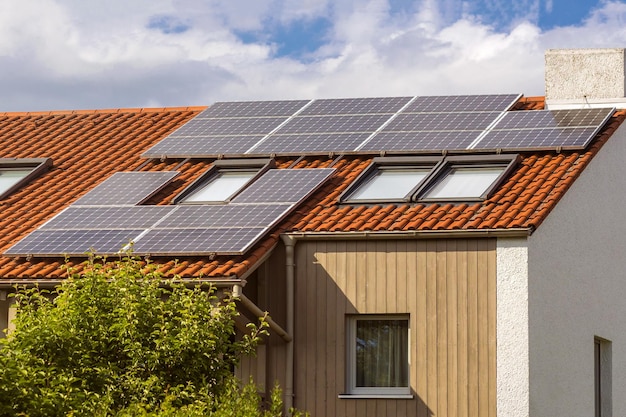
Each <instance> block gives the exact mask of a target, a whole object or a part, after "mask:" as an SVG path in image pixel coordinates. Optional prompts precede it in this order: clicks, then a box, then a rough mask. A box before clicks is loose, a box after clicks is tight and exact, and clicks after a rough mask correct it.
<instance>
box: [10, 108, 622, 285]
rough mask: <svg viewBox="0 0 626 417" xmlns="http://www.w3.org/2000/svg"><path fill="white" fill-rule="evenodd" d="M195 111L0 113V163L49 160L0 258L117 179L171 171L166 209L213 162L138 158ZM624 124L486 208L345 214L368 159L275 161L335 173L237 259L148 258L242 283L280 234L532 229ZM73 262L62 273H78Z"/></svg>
mask: <svg viewBox="0 0 626 417" xmlns="http://www.w3.org/2000/svg"><path fill="white" fill-rule="evenodd" d="M516 108H517V109H520V110H522V109H523V110H534V109H541V108H543V98H540V97H539V98H538V97H530V98H524V99H522V100H521V101H520V102H519V103H518V105H517V106H516ZM202 109H203V108H199V107H198V108H166V109H149V110H146V109H144V110H101V111H88V112H49V113H4V114H1V113H0V140H1V141H2V143H4V144H7V145H5V148H4V149H3V150H2V152H1V153H0V157H16V158H26V157H28V158H35V157H50V158H52V159H53V162H54V166H53V168H52V169H51V171H50V172H48V173H46V174H45V175H43V176H41V177H40V178H38V179H36V180H34V181H32V182H31V183H30V184H28V185H27V186H26V187H24V188H23V189H21V190H19V191H18V192H15V193H14V194H13V195H11V196H10V197H8V198H6V199H3V200H1V201H0V227H1V228H2V230H3V233H2V235H1V236H0V251H4V250H6V249H7V248H8V247H10V246H11V245H12V244H14V243H15V242H17V241H18V240H19V239H21V238H22V237H24V236H26V235H27V234H28V233H30V232H31V231H33V230H34V229H35V228H37V227H38V226H39V225H41V224H42V223H43V222H45V221H46V220H48V219H49V218H51V217H52V216H53V215H54V214H56V213H58V212H59V211H60V210H62V209H63V208H64V207H66V206H67V205H68V204H70V203H71V202H73V201H75V200H76V199H77V198H78V197H80V196H81V195H83V194H84V193H85V192H87V191H88V190H89V189H91V188H92V187H93V186H95V185H96V184H97V183H99V182H100V181H102V180H103V179H104V178H105V177H107V176H109V175H110V174H112V173H113V172H116V171H130V170H150V171H154V170H161V171H162V170H174V169H175V170H177V171H180V172H181V175H180V176H179V177H178V178H177V179H176V180H175V181H173V182H172V183H170V184H169V185H168V186H167V187H166V188H165V189H163V190H162V191H160V192H159V193H158V194H157V195H155V196H153V197H152V198H151V199H150V201H148V202H147V204H169V203H170V202H171V200H172V198H173V197H174V196H175V195H176V194H178V193H179V192H180V191H181V190H182V189H184V188H185V187H186V186H187V185H189V184H190V183H191V182H192V181H193V180H194V179H195V178H197V177H198V176H199V175H200V174H201V173H202V172H204V171H205V170H206V169H207V168H208V167H209V166H210V165H211V162H212V161H211V160H186V161H181V160H169V159H168V160H165V161H161V160H158V159H151V160H145V159H142V158H140V157H139V155H140V154H141V153H142V151H144V150H145V149H147V148H149V147H150V146H152V145H153V144H154V143H156V142H158V141H159V140H161V139H162V138H163V137H165V136H166V135H167V134H168V133H169V132H171V131H172V130H174V129H176V128H177V127H179V126H180V125H181V124H183V123H185V122H186V121H187V120H189V119H190V118H192V117H193V116H195V115H196V114H197V113H198V112H200V111H201V110H202ZM624 118H626V111H619V112H617V113H616V114H615V115H614V116H613V117H612V119H611V121H610V122H609V123H608V125H607V126H606V127H605V128H604V129H603V130H602V132H601V133H600V134H599V135H598V138H597V139H595V140H594V142H593V143H592V145H591V146H589V148H588V149H586V150H585V151H579V152H575V151H567V152H561V153H557V152H544V151H542V152H526V153H522V154H521V157H522V158H521V162H520V164H519V165H518V167H517V168H516V169H515V171H514V172H513V173H512V174H511V175H510V177H509V178H508V180H506V181H505V182H504V184H503V185H502V186H501V187H500V188H499V189H498V190H497V191H496V192H495V193H494V194H493V195H492V196H491V197H490V198H489V199H488V200H486V201H484V202H477V203H471V204H436V203H433V204H413V205H412V204H384V205H382V204H381V205H374V206H365V205H361V206H359V205H343V204H339V203H338V197H339V195H340V194H341V192H342V191H344V190H345V189H346V188H347V187H348V186H349V185H350V184H351V183H352V182H353V181H354V179H355V178H356V177H357V176H358V175H359V174H360V173H361V172H362V171H363V170H364V169H365V168H366V167H367V166H368V165H369V164H370V163H371V160H372V157H373V156H363V155H358V156H354V155H352V156H344V157H341V158H336V157H335V158H332V157H329V156H327V155H326V156H321V157H306V158H302V159H296V158H277V160H276V165H277V167H278V168H280V169H300V168H323V167H328V166H330V165H332V166H333V168H336V169H337V172H336V174H335V175H334V176H333V177H332V178H331V179H330V180H329V181H328V182H327V183H326V184H325V185H323V186H322V188H321V189H320V190H318V192H316V193H315V194H314V195H313V196H312V197H311V198H309V199H308V200H307V201H306V202H304V203H303V204H302V205H301V206H300V207H298V208H297V209H296V210H295V211H294V212H293V213H292V214H291V215H290V216H289V217H288V218H287V219H285V220H284V221H283V222H282V223H281V225H279V226H278V227H277V228H276V229H275V230H274V231H272V233H271V235H269V236H267V237H266V238H264V239H263V240H262V241H261V242H260V243H259V244H258V245H256V246H255V247H254V248H253V249H252V250H251V251H250V252H249V253H247V254H246V255H244V256H234V257H233V256H230V257H224V256H217V257H216V258H215V259H207V258H206V257H184V258H183V257H181V258H180V259H179V260H172V259H153V260H152V261H153V262H155V263H158V264H160V265H161V266H160V269H161V271H162V272H163V273H164V274H165V275H166V276H170V277H171V276H181V277H207V278H209V277H241V276H243V275H245V274H246V273H247V272H250V271H251V270H252V269H253V268H254V267H255V266H256V265H257V264H258V263H259V262H260V261H261V260H262V259H263V258H264V256H266V255H267V254H268V252H269V251H270V250H271V249H272V248H273V247H274V245H275V244H276V243H277V242H278V240H279V236H280V234H281V233H284V232H326V233H330V232H363V231H368V232H390V231H391V232H393V231H470V230H492V229H516V228H526V229H529V230H534V229H535V228H537V227H538V226H539V225H540V224H541V222H542V221H543V220H544V219H545V218H546V216H547V215H548V213H550V211H551V210H552V209H553V208H554V206H555V205H556V204H557V202H558V201H559V200H560V198H561V197H562V196H563V195H564V193H565V191H566V190H567V189H568V188H569V187H570V186H571V184H572V183H573V182H574V180H575V179H576V178H577V177H578V175H579V174H580V173H581V172H582V170H583V169H584V167H585V166H586V165H587V163H588V162H589V161H590V160H591V158H592V157H593V156H594V155H595V154H596V153H597V152H598V150H599V149H600V148H601V146H602V145H603V143H605V142H606V140H607V139H608V138H609V137H610V135H611V134H612V133H613V132H614V131H615V129H616V128H617V126H619V124H620V123H622V121H623V120H624ZM81 262H82V260H81V259H76V260H72V262H71V263H70V265H73V266H75V267H76V269H77V271H78V272H80V270H81V268H82V266H81ZM63 263H64V260H63V259H50V258H33V259H25V258H24V257H19V258H15V257H7V256H0V282H5V283H7V282H10V281H14V280H22V279H25V278H28V279H44V278H47V279H56V278H62V277H64V276H65V270H64V269H63V268H62V265H63Z"/></svg>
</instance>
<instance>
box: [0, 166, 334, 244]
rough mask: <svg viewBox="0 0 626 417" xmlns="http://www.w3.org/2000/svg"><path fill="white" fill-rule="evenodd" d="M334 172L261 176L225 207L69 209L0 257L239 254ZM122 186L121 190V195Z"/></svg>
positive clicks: (99, 194) (276, 172)
mask: <svg viewBox="0 0 626 417" xmlns="http://www.w3.org/2000/svg"><path fill="white" fill-rule="evenodd" d="M333 172H334V169H323V168H322V169H288V170H275V169H274V170H268V171H267V172H266V173H265V174H264V175H263V176H261V177H260V178H259V179H257V180H256V181H255V182H254V183H252V184H251V185H250V186H249V187H248V188H247V189H246V190H244V191H243V192H242V193H241V194H240V195H239V196H238V197H237V198H235V199H234V200H233V201H231V202H230V203H228V204H224V205H178V206H138V205H122V206H120V205H109V206H107V205H106V204H102V205H84V204H83V203H81V205H78V204H74V205H72V206H70V207H68V208H67V209H65V210H64V211H62V212H61V213H59V214H58V215H57V216H55V217H54V218H52V219H51V220H50V221H48V222H47V223H45V224H44V225H42V226H41V227H40V228H39V229H37V230H35V231H34V232H33V233H31V234H29V235H28V236H26V237H25V238H24V239H22V240H21V241H19V242H17V243H16V244H15V245H13V246H12V247H11V248H9V249H8V250H7V251H6V252H5V254H7V255H34V256H61V255H79V256H80V255H85V254H86V253H87V252H90V251H95V252H96V253H98V254H103V255H106V254H116V253H119V252H120V251H121V250H123V249H124V248H125V247H126V246H127V245H129V243H130V242H133V246H132V249H133V253H134V254H137V255H153V256H179V255H180V256H185V255H203V254H204V255H206V254H214V253H215V254H224V255H238V254H243V253H244V252H245V251H247V250H248V249H250V247H252V246H253V245H254V244H255V243H257V242H258V240H259V239H260V238H261V237H262V236H264V234H265V233H266V232H267V231H268V230H270V229H271V228H272V227H274V226H275V225H276V224H277V223H278V222H279V221H280V220H281V219H283V218H284V217H285V216H287V215H288V214H289V213H290V211H291V210H293V208H294V207H295V206H296V204H298V203H299V202H300V201H302V200H303V199H305V198H307V197H308V196H309V195H310V194H311V193H313V192H314V191H315V190H316V189H317V188H318V187H319V186H320V185H321V184H323V183H324V182H325V181H326V180H327V179H328V178H329V177H330V176H331V175H332V173H333ZM123 174H128V173H123ZM163 174H165V173H163ZM123 177H124V178H125V179H127V180H130V179H134V178H135V177H134V176H127V175H125V176H123ZM165 177H166V176H163V178H165ZM120 178H122V176H119V177H117V178H116V181H118V180H119V179H120ZM110 187H111V182H108V183H107V181H105V182H103V183H102V184H101V185H100V186H98V187H96V188H95V189H94V190H93V195H94V196H95V197H97V198H95V197H94V199H93V200H84V201H97V202H98V203H102V202H106V203H110V202H112V201H113V202H115V203H118V202H119V199H108V198H103V196H105V195H109V194H108V193H104V192H103V191H102V190H106V191H109V190H112V188H110ZM128 187H129V186H128V185H124V184H122V185H121V188H122V189H127V188H128ZM99 188H101V190H100V191H98V192H97V193H96V192H95V191H97V190H98V189H99ZM144 194H145V193H144ZM85 197H87V195H86V196H85ZM81 200H82V199H81ZM79 201H80V200H79Z"/></svg>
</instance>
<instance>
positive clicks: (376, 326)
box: [354, 319, 409, 388]
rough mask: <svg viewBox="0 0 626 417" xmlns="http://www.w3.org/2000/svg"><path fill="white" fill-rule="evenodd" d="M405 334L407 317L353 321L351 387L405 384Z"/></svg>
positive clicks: (407, 354) (406, 385) (406, 345)
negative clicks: (354, 377)
mask: <svg viewBox="0 0 626 417" xmlns="http://www.w3.org/2000/svg"><path fill="white" fill-rule="evenodd" d="M408 333H409V323H408V320H362V319H358V320H356V340H355V346H354V348H355V359H356V380H355V388H360V387H408V386H409V366H408V364H409V352H408V347H409V341H408Z"/></svg>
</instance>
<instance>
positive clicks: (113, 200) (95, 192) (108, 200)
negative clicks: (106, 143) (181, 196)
mask: <svg viewBox="0 0 626 417" xmlns="http://www.w3.org/2000/svg"><path fill="white" fill-rule="evenodd" d="M177 175H178V172H175V171H166V172H116V173H115V174H113V175H112V176H110V177H109V178H107V179H106V180H104V181H103V182H101V183H100V184H98V185H97V186H96V187H95V188H94V189H92V190H91V191H89V192H88V193H87V194H85V195H84V196H82V197H81V198H79V199H78V200H77V201H75V202H74V205H83V206H106V205H125V204H126V205H135V204H139V203H141V202H143V201H145V200H147V199H148V198H150V196H152V195H153V194H154V193H156V192H157V191H159V190H160V189H161V188H163V187H164V186H165V185H167V183H168V182H170V181H171V180H172V179H173V178H174V177H176V176H177Z"/></svg>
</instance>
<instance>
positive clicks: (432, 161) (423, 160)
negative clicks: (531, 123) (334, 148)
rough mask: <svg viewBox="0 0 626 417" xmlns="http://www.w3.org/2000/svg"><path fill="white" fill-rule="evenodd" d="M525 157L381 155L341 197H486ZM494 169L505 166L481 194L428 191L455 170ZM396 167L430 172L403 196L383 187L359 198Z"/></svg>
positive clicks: (381, 200) (351, 201) (457, 199)
mask: <svg viewBox="0 0 626 417" xmlns="http://www.w3.org/2000/svg"><path fill="white" fill-rule="evenodd" d="M520 159H521V157H520V156H519V155H517V154H506V155H464V156H446V157H443V156H441V157H426V156H424V157H377V158H374V159H373V160H372V163H371V164H370V166H369V167H368V168H366V169H365V170H364V171H363V172H362V173H361V174H360V175H359V176H358V177H357V179H356V180H355V181H354V183H353V184H352V185H351V186H350V187H348V188H347V189H346V190H345V191H344V192H343V193H342V194H341V195H340V197H339V201H340V202H341V203H345V204H379V203H415V202H466V201H483V200H485V199H487V198H488V197H489V196H490V195H491V193H492V192H493V191H494V190H495V189H496V188H498V187H499V186H500V184H501V183H502V181H503V180H504V179H505V178H506V177H507V176H508V175H509V174H510V173H511V171H512V170H514V169H515V166H516V165H517V164H518V163H519V161H520ZM476 168H478V169H480V168H485V169H492V168H501V169H502V170H501V172H500V173H499V174H498V176H497V177H496V178H495V179H493V180H492V182H491V183H490V184H489V186H488V187H486V188H485V190H483V191H482V192H481V194H480V195H471V196H452V197H432V198H431V197H427V194H428V193H429V192H431V191H432V190H433V188H434V187H437V186H438V184H440V183H441V182H442V181H443V180H444V179H445V178H446V177H448V176H449V175H450V174H451V173H453V172H454V171H455V170H457V169H458V170H463V169H476ZM386 170H389V171H392V170H406V171H410V170H415V171H418V170H428V172H427V173H426V174H425V175H424V176H423V177H422V178H421V179H420V180H419V181H416V182H415V184H413V186H412V188H410V190H409V189H408V188H407V192H406V194H405V195H404V196H403V197H397V196H390V197H385V196H384V195H382V194H384V190H383V189H381V190H379V192H380V194H381V196H380V197H376V198H359V197H358V194H359V193H362V194H363V193H364V191H363V190H365V189H367V187H368V186H369V185H371V184H373V183H374V181H375V180H376V178H377V177H378V176H382V175H383V173H384V172H385V171H386ZM381 191H382V192H381Z"/></svg>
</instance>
